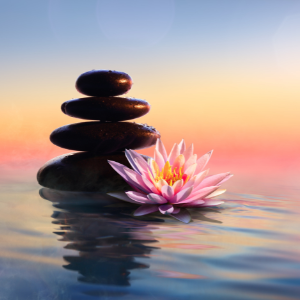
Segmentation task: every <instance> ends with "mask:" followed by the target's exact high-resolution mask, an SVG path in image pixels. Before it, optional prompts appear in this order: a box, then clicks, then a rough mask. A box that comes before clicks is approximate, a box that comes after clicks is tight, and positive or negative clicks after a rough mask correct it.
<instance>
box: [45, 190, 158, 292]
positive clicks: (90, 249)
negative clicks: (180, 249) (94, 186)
mask: <svg viewBox="0 0 300 300" xmlns="http://www.w3.org/2000/svg"><path fill="white" fill-rule="evenodd" d="M40 195H41V196H42V197H43V198H44V199H47V200H50V201H52V202H53V203H54V204H53V205H54V207H59V208H61V209H63V211H54V213H53V215H52V218H53V219H54V221H53V222H52V223H53V224H56V225H58V226H59V229H60V231H56V232H55V234H57V235H58V236H60V241H63V242H68V244H67V245H66V246H65V248H66V249H72V250H76V251H78V254H77V253H76V255H68V256H64V257H63V258H64V260H65V261H66V262H67V264H66V265H64V266H63V267H64V268H65V269H67V270H72V271H77V272H78V273H79V274H80V276H79V277H78V280H79V281H81V282H85V283H94V284H102V285H103V284H104V285H120V286H128V285H130V270H133V269H145V268H149V265H148V264H144V263H139V262H138V261H136V258H137V257H149V254H150V253H151V251H152V250H153V249H155V248H154V247H152V246H150V245H149V244H152V243H156V242H157V241H156V240H155V239H154V238H152V237H151V236H150V233H151V231H150V230H149V228H148V227H149V225H150V224H155V222H159V220H156V219H155V218H151V217H150V218H149V217H148V222H147V221H141V220H137V219H134V218H132V217H131V216H130V213H131V212H132V206H131V205H128V204H126V203H122V202H120V201H116V200H114V199H113V198H111V197H109V196H103V195H101V194H97V193H79V192H61V191H56V190H51V189H47V188H42V189H41V190H40Z"/></svg>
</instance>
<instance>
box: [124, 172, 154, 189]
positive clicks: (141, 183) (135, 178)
mask: <svg viewBox="0 0 300 300" xmlns="http://www.w3.org/2000/svg"><path fill="white" fill-rule="evenodd" d="M124 172H125V173H126V175H127V176H128V177H129V178H130V179H131V180H132V181H133V182H134V184H135V186H136V187H137V188H138V189H140V190H141V191H143V192H144V193H146V194H148V193H150V192H151V189H149V188H148V187H147V185H146V184H145V183H144V181H143V179H142V176H141V175H139V174H138V173H136V172H135V171H133V170H130V169H125V168H124Z"/></svg>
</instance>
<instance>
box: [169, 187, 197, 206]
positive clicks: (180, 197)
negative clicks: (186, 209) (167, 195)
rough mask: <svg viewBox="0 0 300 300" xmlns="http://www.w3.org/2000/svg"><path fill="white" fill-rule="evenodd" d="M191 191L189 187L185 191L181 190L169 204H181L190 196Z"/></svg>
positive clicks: (191, 188)
mask: <svg viewBox="0 0 300 300" xmlns="http://www.w3.org/2000/svg"><path fill="white" fill-rule="evenodd" d="M192 191H193V187H192V186H191V187H189V188H187V189H184V190H181V191H180V192H178V193H177V194H176V195H175V196H174V197H173V198H172V199H170V200H169V201H170V202H171V203H180V202H182V201H183V200H184V199H186V198H187V197H189V196H190V194H191V193H192Z"/></svg>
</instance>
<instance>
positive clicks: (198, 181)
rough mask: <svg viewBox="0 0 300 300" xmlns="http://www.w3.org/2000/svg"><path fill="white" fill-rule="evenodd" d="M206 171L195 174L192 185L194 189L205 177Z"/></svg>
mask: <svg viewBox="0 0 300 300" xmlns="http://www.w3.org/2000/svg"><path fill="white" fill-rule="evenodd" d="M207 174H208V170H205V171H202V172H201V173H199V174H197V175H196V176H195V177H196V180H195V184H194V189H196V187H197V186H198V185H199V184H200V183H201V182H202V180H203V179H204V178H205V177H206V176H207Z"/></svg>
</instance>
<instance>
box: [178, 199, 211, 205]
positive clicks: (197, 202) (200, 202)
mask: <svg viewBox="0 0 300 300" xmlns="http://www.w3.org/2000/svg"><path fill="white" fill-rule="evenodd" d="M203 203H205V201H204V200H195V201H192V202H189V203H184V204H182V205H180V207H198V206H202V204H203Z"/></svg>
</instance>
